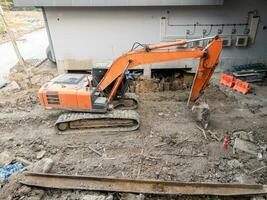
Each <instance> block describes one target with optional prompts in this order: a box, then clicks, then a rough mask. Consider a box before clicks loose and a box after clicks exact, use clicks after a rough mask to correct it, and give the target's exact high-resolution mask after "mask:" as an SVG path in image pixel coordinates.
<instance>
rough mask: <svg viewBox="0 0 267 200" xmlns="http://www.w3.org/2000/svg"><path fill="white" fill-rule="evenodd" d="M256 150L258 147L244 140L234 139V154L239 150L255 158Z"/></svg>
mask: <svg viewBox="0 0 267 200" xmlns="http://www.w3.org/2000/svg"><path fill="white" fill-rule="evenodd" d="M257 149H258V147H257V146H256V145H255V144H253V143H251V142H248V141H245V140H241V139H240V138H236V139H235V141H234V146H233V151H234V153H236V152H237V151H238V150H240V151H243V152H246V153H249V154H252V155H255V156H257V155H258V152H257Z"/></svg>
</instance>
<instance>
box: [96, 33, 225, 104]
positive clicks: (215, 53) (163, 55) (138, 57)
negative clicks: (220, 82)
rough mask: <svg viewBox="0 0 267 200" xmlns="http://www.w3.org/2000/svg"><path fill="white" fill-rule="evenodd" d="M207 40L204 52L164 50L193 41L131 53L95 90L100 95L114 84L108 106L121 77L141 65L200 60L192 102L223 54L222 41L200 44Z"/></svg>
mask: <svg viewBox="0 0 267 200" xmlns="http://www.w3.org/2000/svg"><path fill="white" fill-rule="evenodd" d="M208 39H209V40H210V39H212V41H211V42H210V43H209V44H208V45H207V46H206V47H205V48H192V49H185V50H182V49H177V48H173V49H166V48H167V47H177V46H181V45H185V44H188V43H191V42H193V41H196V40H188V41H186V40H181V41H177V42H171V43H165V44H157V45H149V46H145V47H144V48H142V49H140V50H134V51H130V52H128V53H126V54H124V55H122V56H121V57H119V58H118V59H116V60H115V61H114V62H113V63H112V64H111V66H110V67H109V69H108V71H107V72H106V74H105V76H104V77H103V79H102V80H101V81H100V82H99V84H98V86H97V87H96V91H99V92H100V91H103V90H104V89H105V88H107V87H108V86H109V85H110V84H111V83H113V82H114V81H115V84H114V86H113V88H112V90H111V92H110V94H109V102H111V101H112V99H113V97H114V96H115V94H116V92H117V89H118V88H119V86H120V84H121V82H122V80H123V77H124V73H125V72H126V70H128V69H131V68H134V67H136V66H138V65H143V64H151V63H160V62H169V61H176V60H182V59H189V58H200V62H199V65H198V68H197V71H196V75H195V78H194V82H193V85H192V88H191V92H190V96H189V99H188V100H189V101H195V100H196V99H197V98H198V97H199V95H200V93H201V92H202V91H203V90H204V89H205V88H206V86H207V84H208V82H209V80H210V78H211V75H212V74H213V72H214V69H215V67H216V65H217V63H218V59H219V56H220V53H221V50H222V41H221V39H220V38H219V37H217V36H216V37H213V38H202V39H200V40H208Z"/></svg>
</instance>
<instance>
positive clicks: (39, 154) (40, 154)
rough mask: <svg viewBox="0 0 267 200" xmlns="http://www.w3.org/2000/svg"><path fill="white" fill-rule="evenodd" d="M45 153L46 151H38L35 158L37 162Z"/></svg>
mask: <svg viewBox="0 0 267 200" xmlns="http://www.w3.org/2000/svg"><path fill="white" fill-rule="evenodd" d="M45 153H46V151H44V150H42V151H39V152H38V153H37V155H36V158H37V159H38V160H40V159H41V158H43V157H44V155H45Z"/></svg>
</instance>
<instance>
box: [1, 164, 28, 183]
mask: <svg viewBox="0 0 267 200" xmlns="http://www.w3.org/2000/svg"><path fill="white" fill-rule="evenodd" d="M23 167H24V166H23V164H22V163H20V162H16V163H14V164H9V165H5V166H4V167H1V168H0V180H1V181H2V182H7V180H8V177H9V176H10V175H12V174H13V173H15V172H17V171H20V170H22V169H23Z"/></svg>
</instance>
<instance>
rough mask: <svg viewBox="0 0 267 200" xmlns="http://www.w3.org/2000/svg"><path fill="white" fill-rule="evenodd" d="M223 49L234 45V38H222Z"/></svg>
mask: <svg viewBox="0 0 267 200" xmlns="http://www.w3.org/2000/svg"><path fill="white" fill-rule="evenodd" d="M221 40H222V44H223V47H230V46H231V45H232V38H231V36H229V37H221Z"/></svg>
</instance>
